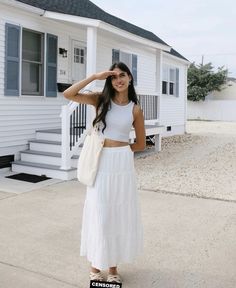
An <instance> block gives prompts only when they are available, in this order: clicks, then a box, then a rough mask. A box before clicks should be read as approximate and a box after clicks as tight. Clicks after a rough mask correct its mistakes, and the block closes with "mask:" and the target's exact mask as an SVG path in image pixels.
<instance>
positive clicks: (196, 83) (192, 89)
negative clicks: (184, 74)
mask: <svg viewBox="0 0 236 288" xmlns="http://www.w3.org/2000/svg"><path fill="white" fill-rule="evenodd" d="M213 68H214V67H213V66H212V65H211V63H208V64H205V65H202V64H200V65H195V63H192V64H191V65H190V66H189V69H188V100H191V101H200V100H202V101H204V100H205V97H206V96H207V95H208V94H209V92H212V91H214V90H216V91H221V86H222V85H223V84H225V82H226V79H227V74H228V70H227V69H224V67H219V68H218V71H217V72H213V71H212V70H213Z"/></svg>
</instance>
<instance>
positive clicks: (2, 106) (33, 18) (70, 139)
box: [0, 0, 189, 179]
mask: <svg viewBox="0 0 236 288" xmlns="http://www.w3.org/2000/svg"><path fill="white" fill-rule="evenodd" d="M0 11H1V13H0V120H1V121H0V168H3V167H9V166H11V169H12V170H13V171H16V172H25V173H31V174H37V175H41V174H45V175H47V176H49V177H55V178H60V179H72V178H74V177H75V175H76V163H77V158H78V154H79V145H80V144H81V141H82V140H83V132H84V130H85V128H86V126H88V123H90V121H91V119H92V117H93V111H92V110H91V107H85V105H79V104H77V103H73V102H72V103H68V101H67V100H66V99H64V98H63V96H62V93H61V91H62V90H63V89H64V88H65V87H66V86H68V85H70V84H71V83H73V82H75V81H78V80H80V79H82V78H83V77H85V76H86V75H89V74H91V73H94V72H96V71H100V70H104V69H108V68H109V67H110V65H111V64H112V62H113V61H116V60H120V61H123V62H125V63H126V64H127V65H128V66H129V67H130V69H131V70H132V73H133V75H134V78H135V85H136V91H137V93H138V96H139V100H140V104H141V106H142V108H143V111H144V115H145V121H146V122H145V124H146V131H147V135H156V148H157V150H160V142H161V136H171V135H176V134H183V133H184V132H185V130H186V118H187V117H186V103H187V67H188V64H189V62H188V61H187V59H185V58H184V57H183V56H182V55H180V54H179V53H178V52H177V51H175V50H174V49H172V48H171V47H170V46H169V45H168V44H166V43H165V42H164V41H162V40H161V39H160V38H159V37H157V36H156V35H155V34H153V33H152V32H150V31H147V30H144V29H142V28H140V27H137V26H135V25H132V24H130V23H128V22H126V21H124V20H122V19H120V18H117V17H114V16H112V15H110V14H108V13H106V12H105V11H104V10H102V9H100V8H99V7H97V6H96V5H95V4H93V3H92V2H90V1H88V0H67V1H64V0H48V1H40V0H34V1H33V0H22V1H15V0H1V1H0ZM102 86H103V83H101V82H99V81H97V82H95V83H93V85H92V86H91V87H90V89H93V90H96V89H98V90H101V89H102ZM132 133H133V132H131V138H134V137H135V135H134V133H133V134H132ZM12 161H14V162H13V163H12V164H11V162H12Z"/></svg>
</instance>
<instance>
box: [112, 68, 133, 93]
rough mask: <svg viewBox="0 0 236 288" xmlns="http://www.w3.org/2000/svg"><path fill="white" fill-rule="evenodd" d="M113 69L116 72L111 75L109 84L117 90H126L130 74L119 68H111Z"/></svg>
mask: <svg viewBox="0 0 236 288" xmlns="http://www.w3.org/2000/svg"><path fill="white" fill-rule="evenodd" d="M113 71H115V72H117V74H116V75H113V76H111V84H112V87H113V88H114V89H115V90H116V91H117V92H125V91H127V90H128V87H129V82H130V80H131V76H130V75H128V74H127V72H124V71H122V70H120V69H119V68H115V69H113Z"/></svg>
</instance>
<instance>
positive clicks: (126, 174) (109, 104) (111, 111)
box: [63, 62, 146, 283]
mask: <svg viewBox="0 0 236 288" xmlns="http://www.w3.org/2000/svg"><path fill="white" fill-rule="evenodd" d="M94 80H106V81H105V86H104V89H103V91H102V92H91V93H89V94H85V93H80V92H79V91H80V90H81V89H82V88H84V87H85V86H86V85H88V84H89V83H90V82H92V81H94ZM63 95H64V96H65V97H66V98H67V99H70V100H72V101H76V102H79V103H85V104H91V105H93V106H94V107H95V108H96V117H95V119H94V121H93V125H95V124H96V123H100V124H99V125H102V126H100V127H101V129H100V133H103V135H104V139H105V142H104V147H103V150H102V153H101V158H100V160H99V167H98V172H97V176H96V179H95V183H94V185H93V186H92V187H87V193H86V199H85V204H84V210H83V221H82V230H81V247H80V255H81V256H86V255H87V259H88V260H89V261H90V262H91V271H90V279H91V280H98V281H103V280H104V279H103V275H102V273H101V270H104V269H109V271H108V277H107V282H113V283H121V277H120V275H119V274H118V271H117V264H118V263H120V262H132V261H133V259H134V258H135V256H136V255H137V254H139V253H140V252H141V251H142V250H143V230H142V223H141V219H140V206H139V202H138V195H137V188H136V179H135V170H134V159H133V152H134V151H142V150H144V149H145V145H146V137H145V128H144V118H143V113H142V110H141V108H140V106H139V105H138V101H137V95H136V92H135V89H134V85H133V76H132V74H131V72H130V70H129V68H128V67H127V66H126V65H125V64H124V63H122V62H119V63H114V64H113V65H112V66H111V68H110V70H109V71H104V72H100V73H96V74H94V75H91V76H90V77H88V78H86V79H84V80H82V81H81V82H78V83H75V84H73V85H72V86H71V87H69V88H68V89H67V90H65V91H64V93H63ZM132 125H133V126H134V128H135V133H136V142H135V143H133V144H129V133H130V130H131V127H132Z"/></svg>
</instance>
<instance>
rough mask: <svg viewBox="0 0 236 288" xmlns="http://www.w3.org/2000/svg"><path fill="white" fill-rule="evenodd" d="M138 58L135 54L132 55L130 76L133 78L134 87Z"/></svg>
mask: <svg viewBox="0 0 236 288" xmlns="http://www.w3.org/2000/svg"><path fill="white" fill-rule="evenodd" d="M137 64H138V57H137V55H135V54H132V74H133V78H134V85H137V83H138V81H137V80H138V67H137V66H138V65H137Z"/></svg>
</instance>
